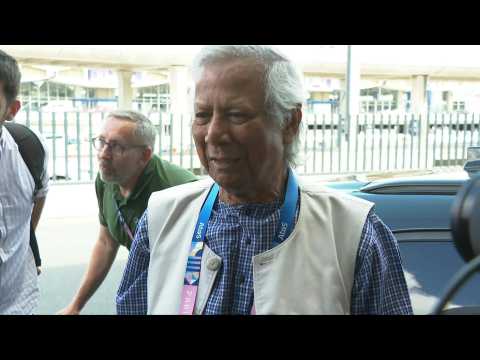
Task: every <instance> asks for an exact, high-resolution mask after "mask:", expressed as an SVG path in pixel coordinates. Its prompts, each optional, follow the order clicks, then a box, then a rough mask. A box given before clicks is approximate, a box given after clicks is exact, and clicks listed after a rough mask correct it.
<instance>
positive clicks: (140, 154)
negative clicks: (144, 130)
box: [97, 118, 149, 185]
mask: <svg viewBox="0 0 480 360" xmlns="http://www.w3.org/2000/svg"><path fill="white" fill-rule="evenodd" d="M136 126H137V125H136V124H135V123H133V122H130V121H125V120H122V119H116V118H108V119H107V120H106V121H105V123H104V125H103V128H102V131H101V133H100V135H99V138H100V139H102V140H103V141H105V142H107V143H109V144H111V145H114V144H118V145H120V147H124V148H125V150H124V151H123V153H122V152H118V151H112V147H110V146H104V147H103V149H101V150H98V152H97V159H98V165H99V171H100V177H101V179H102V180H103V181H105V182H109V183H114V184H119V185H124V184H127V183H128V182H129V181H130V179H131V178H132V177H134V176H138V175H139V174H140V173H141V171H142V170H143V168H144V167H145V165H146V163H147V162H148V160H149V159H147V157H146V156H145V154H144V151H145V148H142V147H133V148H131V147H130V146H135V145H143V144H140V143H139V140H138V139H137V138H136V136H135V134H134V131H135V128H136Z"/></svg>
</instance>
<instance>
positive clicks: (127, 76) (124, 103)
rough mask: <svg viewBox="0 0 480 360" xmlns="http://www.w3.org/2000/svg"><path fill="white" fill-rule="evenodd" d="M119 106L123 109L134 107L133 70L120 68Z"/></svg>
mask: <svg viewBox="0 0 480 360" xmlns="http://www.w3.org/2000/svg"><path fill="white" fill-rule="evenodd" d="M117 74H118V108H119V109H123V110H131V109H132V98H133V89H132V72H131V71H127V70H118V72H117Z"/></svg>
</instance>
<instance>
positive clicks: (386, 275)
mask: <svg viewBox="0 0 480 360" xmlns="http://www.w3.org/2000/svg"><path fill="white" fill-rule="evenodd" d="M280 206H281V204H280V203H279V202H276V203H271V204H247V205H227V204H225V203H222V202H221V201H217V202H216V204H215V206H214V208H213V211H212V214H211V217H210V220H209V223H208V228H207V233H206V240H205V241H206V244H208V246H209V247H210V249H211V250H212V251H213V252H214V253H216V254H217V255H218V256H220V257H221V258H222V266H221V267H220V269H219V272H218V274H217V278H216V279H215V283H214V285H213V289H212V292H211V293H210V296H209V298H208V300H207V304H206V307H205V311H204V314H245V315H246V314H250V311H251V308H252V305H253V269H252V261H251V259H252V257H253V256H254V255H257V254H259V253H262V252H265V251H267V250H268V249H270V248H271V247H272V239H273V237H274V234H275V231H276V229H277V228H278V224H279V222H280ZM297 210H298V207H297ZM297 213H298V212H297ZM149 260H150V250H149V239H148V223H147V212H145V214H144V215H143V216H142V218H141V220H140V221H139V223H138V226H137V231H136V234H135V240H134V242H133V244H132V249H131V252H130V255H129V258H128V262H127V266H126V268H125V272H124V275H123V279H122V282H121V284H120V288H119V289H118V293H117V298H116V303H117V313H118V314H119V315H141V314H146V313H147V276H148V265H149ZM351 313H352V314H385V315H387V314H412V307H411V304H410V297H409V294H408V289H407V285H406V282H405V278H404V275H403V270H402V264H401V258H400V252H399V249H398V244H397V242H396V240H395V238H394V236H393V234H392V233H391V231H390V230H389V229H388V228H387V227H386V226H385V224H383V222H382V221H381V220H380V219H379V218H378V217H377V216H376V215H375V214H374V213H373V210H372V211H371V213H370V214H369V216H368V218H367V221H366V223H365V225H364V228H363V232H362V236H361V240H360V246H359V250H358V255H357V259H356V265H355V278H354V284H353V289H352V299H351Z"/></svg>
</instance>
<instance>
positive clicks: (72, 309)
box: [57, 304, 80, 315]
mask: <svg viewBox="0 0 480 360" xmlns="http://www.w3.org/2000/svg"><path fill="white" fill-rule="evenodd" d="M57 315H80V310H78V309H77V308H75V307H74V306H73V305H72V304H70V305H68V306H67V307H66V308H64V309H62V310H60V311H58V312H57Z"/></svg>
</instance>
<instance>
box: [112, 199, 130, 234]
mask: <svg viewBox="0 0 480 360" xmlns="http://www.w3.org/2000/svg"><path fill="white" fill-rule="evenodd" d="M113 203H114V204H115V207H116V209H117V220H118V222H119V223H120V225H122V227H123V231H125V233H126V234H127V236H128V238H129V239H130V242H131V243H132V242H133V232H132V230H130V227H129V226H128V224H127V222H126V221H125V218H124V217H123V214H122V211H121V210H120V207H119V206H118V203H117V199H115V196H113Z"/></svg>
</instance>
